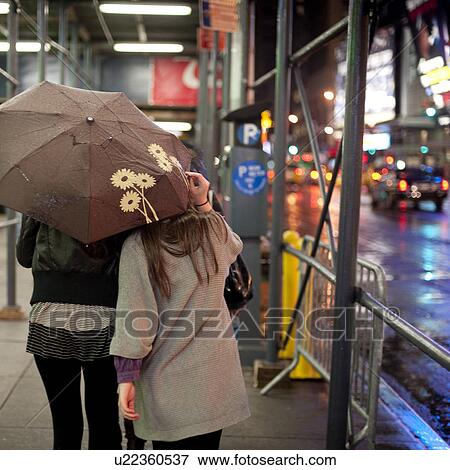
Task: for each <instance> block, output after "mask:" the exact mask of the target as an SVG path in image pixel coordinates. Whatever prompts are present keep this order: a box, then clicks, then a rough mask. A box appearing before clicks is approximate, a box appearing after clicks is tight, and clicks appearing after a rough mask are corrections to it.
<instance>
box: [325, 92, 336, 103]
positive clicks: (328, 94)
mask: <svg viewBox="0 0 450 470" xmlns="http://www.w3.org/2000/svg"><path fill="white" fill-rule="evenodd" d="M323 97H324V98H325V99H326V100H328V101H333V100H334V93H333V92H332V91H331V90H325V91H324V92H323Z"/></svg>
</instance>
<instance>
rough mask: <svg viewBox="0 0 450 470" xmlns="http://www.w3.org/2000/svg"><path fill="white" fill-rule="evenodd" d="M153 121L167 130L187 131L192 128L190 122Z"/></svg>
mask: <svg viewBox="0 0 450 470" xmlns="http://www.w3.org/2000/svg"><path fill="white" fill-rule="evenodd" d="M154 123H155V124H156V125H157V126H158V127H160V128H161V129H163V130H164V131H168V132H188V131H190V130H191V129H192V124H191V123H190V122H180V121H154Z"/></svg>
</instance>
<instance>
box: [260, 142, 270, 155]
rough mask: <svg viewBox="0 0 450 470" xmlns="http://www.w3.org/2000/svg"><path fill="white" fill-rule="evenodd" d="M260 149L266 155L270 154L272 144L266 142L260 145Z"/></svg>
mask: <svg viewBox="0 0 450 470" xmlns="http://www.w3.org/2000/svg"><path fill="white" fill-rule="evenodd" d="M262 149H263V150H264V152H266V153H268V154H271V153H272V144H271V143H270V142H269V141H268V140H266V141H265V142H263V144H262Z"/></svg>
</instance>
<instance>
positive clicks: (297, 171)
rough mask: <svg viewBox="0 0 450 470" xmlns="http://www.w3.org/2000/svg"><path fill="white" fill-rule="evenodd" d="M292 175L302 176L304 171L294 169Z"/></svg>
mask: <svg viewBox="0 0 450 470" xmlns="http://www.w3.org/2000/svg"><path fill="white" fill-rule="evenodd" d="M294 173H295V175H296V176H302V175H303V174H304V173H305V170H304V169H303V168H296V169H295V170H294Z"/></svg>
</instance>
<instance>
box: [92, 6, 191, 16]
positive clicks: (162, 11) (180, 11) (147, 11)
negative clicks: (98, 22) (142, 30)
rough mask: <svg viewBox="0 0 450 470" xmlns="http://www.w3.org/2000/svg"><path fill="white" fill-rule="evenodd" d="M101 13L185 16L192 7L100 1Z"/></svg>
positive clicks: (189, 12)
mask: <svg viewBox="0 0 450 470" xmlns="http://www.w3.org/2000/svg"><path fill="white" fill-rule="evenodd" d="M100 11H101V12H102V13H113V14H116V15H174V16H187V15H190V14H191V13H192V8H191V7H188V6H186V5H156V4H155V5H151V4H145V3H102V4H101V5H100Z"/></svg>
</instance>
